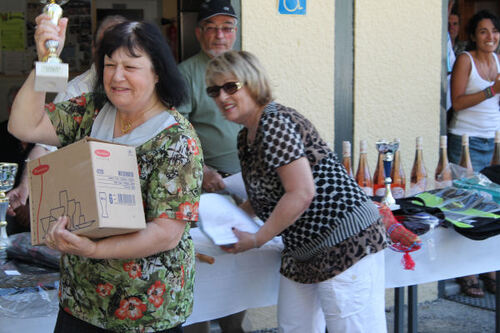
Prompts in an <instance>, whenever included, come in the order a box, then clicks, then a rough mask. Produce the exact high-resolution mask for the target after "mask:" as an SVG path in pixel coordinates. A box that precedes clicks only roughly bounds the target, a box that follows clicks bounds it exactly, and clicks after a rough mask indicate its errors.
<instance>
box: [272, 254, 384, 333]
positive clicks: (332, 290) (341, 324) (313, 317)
mask: <svg viewBox="0 0 500 333" xmlns="http://www.w3.org/2000/svg"><path fill="white" fill-rule="evenodd" d="M384 262H385V259H384V251H379V252H377V253H375V254H370V255H368V256H366V257H365V258H363V259H361V260H360V261H359V262H357V263H356V264H355V265H354V266H352V267H350V268H349V269H347V270H346V271H344V272H342V273H341V274H339V275H337V276H335V277H333V278H331V279H329V280H326V281H323V282H320V283H314V284H303V283H298V282H294V281H292V280H290V279H288V278H286V277H284V276H281V280H280V290H279V297H278V327H279V332H280V333H324V332H325V325H326V327H328V333H344V332H347V333H356V332H370V333H379V332H387V324H386V321H385V286H384V284H385V269H384Z"/></svg>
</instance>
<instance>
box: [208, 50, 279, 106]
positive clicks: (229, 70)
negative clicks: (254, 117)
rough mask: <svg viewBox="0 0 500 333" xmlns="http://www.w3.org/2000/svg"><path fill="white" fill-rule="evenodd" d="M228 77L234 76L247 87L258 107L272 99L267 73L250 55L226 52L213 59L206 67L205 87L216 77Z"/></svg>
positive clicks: (212, 83) (239, 52)
mask: <svg viewBox="0 0 500 333" xmlns="http://www.w3.org/2000/svg"><path fill="white" fill-rule="evenodd" d="M229 75H234V76H235V77H236V78H237V79H238V81H239V82H241V83H242V84H244V85H246V86H247V88H248V90H249V92H250V95H251V96H252V98H253V99H254V100H255V102H256V103H257V104H258V105H260V106H264V105H267V104H268V103H269V102H271V101H272V100H273V99H274V98H273V95H272V91H271V84H270V81H269V78H268V76H267V73H266V71H265V70H264V67H262V65H261V64H260V62H259V60H258V59H257V57H256V56H254V55H253V54H252V53H250V52H246V51H227V52H224V53H222V54H221V55H219V56H217V57H215V58H213V59H212V60H210V62H209V63H208V65H207V69H206V73H205V81H206V83H207V86H211V85H214V81H215V79H216V78H217V77H221V76H222V77H224V76H229Z"/></svg>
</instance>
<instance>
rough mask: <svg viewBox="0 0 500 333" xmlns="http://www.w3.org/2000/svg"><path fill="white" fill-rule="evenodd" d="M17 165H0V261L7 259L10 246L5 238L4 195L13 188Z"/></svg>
mask: <svg viewBox="0 0 500 333" xmlns="http://www.w3.org/2000/svg"><path fill="white" fill-rule="evenodd" d="M16 173H17V163H0V261H3V260H5V259H6V257H7V253H6V251H5V250H6V249H7V247H8V246H9V245H10V240H9V237H7V220H6V215H7V209H8V208H9V198H8V197H7V196H6V195H5V192H8V191H10V190H11V189H12V187H14V182H15V181H16Z"/></svg>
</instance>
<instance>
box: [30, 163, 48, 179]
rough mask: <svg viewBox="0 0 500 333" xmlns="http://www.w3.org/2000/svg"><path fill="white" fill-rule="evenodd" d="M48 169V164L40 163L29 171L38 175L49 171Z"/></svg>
mask: <svg viewBox="0 0 500 333" xmlns="http://www.w3.org/2000/svg"><path fill="white" fill-rule="evenodd" d="M49 169H50V166H49V165H48V164H41V165H39V166H37V167H36V168H34V169H33V171H31V173H32V174H34V175H35V176H40V175H43V174H44V173H46V172H47V171H49Z"/></svg>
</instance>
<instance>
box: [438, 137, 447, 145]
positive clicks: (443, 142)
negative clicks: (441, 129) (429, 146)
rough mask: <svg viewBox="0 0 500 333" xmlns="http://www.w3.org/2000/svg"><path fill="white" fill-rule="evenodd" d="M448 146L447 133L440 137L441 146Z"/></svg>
mask: <svg viewBox="0 0 500 333" xmlns="http://www.w3.org/2000/svg"><path fill="white" fill-rule="evenodd" d="M447 146H448V137H447V136H446V135H441V137H440V138H439V147H441V148H446V147H447Z"/></svg>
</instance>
